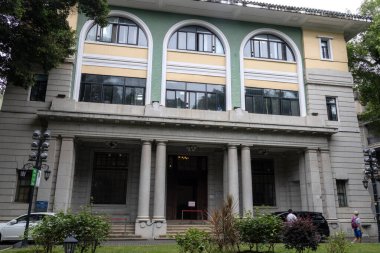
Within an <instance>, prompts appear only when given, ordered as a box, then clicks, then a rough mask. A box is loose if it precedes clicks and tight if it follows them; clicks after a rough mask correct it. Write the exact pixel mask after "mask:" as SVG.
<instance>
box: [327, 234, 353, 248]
mask: <svg viewBox="0 0 380 253" xmlns="http://www.w3.org/2000/svg"><path fill="white" fill-rule="evenodd" d="M349 246H350V243H349V242H348V241H347V240H346V234H345V233H344V232H343V231H340V232H336V233H335V234H334V235H333V236H330V237H329V239H328V241H327V244H326V250H327V253H347V252H348V249H349Z"/></svg>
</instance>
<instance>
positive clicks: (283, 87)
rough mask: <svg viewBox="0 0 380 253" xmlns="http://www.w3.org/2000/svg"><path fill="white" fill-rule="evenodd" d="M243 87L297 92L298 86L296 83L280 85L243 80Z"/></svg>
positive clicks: (277, 83)
mask: <svg viewBox="0 0 380 253" xmlns="http://www.w3.org/2000/svg"><path fill="white" fill-rule="evenodd" d="M244 86H245V87H254V88H267V89H280V90H294V91H298V84H296V83H282V82H270V81H259V80H249V79H245V83H244Z"/></svg>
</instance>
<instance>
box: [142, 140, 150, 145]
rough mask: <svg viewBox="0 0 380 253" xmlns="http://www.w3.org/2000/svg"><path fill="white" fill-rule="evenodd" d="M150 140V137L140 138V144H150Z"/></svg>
mask: <svg viewBox="0 0 380 253" xmlns="http://www.w3.org/2000/svg"><path fill="white" fill-rule="evenodd" d="M152 142H153V140H152V139H141V144H143V145H147V144H152Z"/></svg>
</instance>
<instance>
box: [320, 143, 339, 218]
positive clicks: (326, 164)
mask: <svg viewBox="0 0 380 253" xmlns="http://www.w3.org/2000/svg"><path fill="white" fill-rule="evenodd" d="M321 164H322V179H323V191H324V200H325V203H324V206H325V212H324V214H325V215H326V219H328V220H337V217H336V206H335V193H334V181H333V173H332V170H331V162H330V152H329V150H321Z"/></svg>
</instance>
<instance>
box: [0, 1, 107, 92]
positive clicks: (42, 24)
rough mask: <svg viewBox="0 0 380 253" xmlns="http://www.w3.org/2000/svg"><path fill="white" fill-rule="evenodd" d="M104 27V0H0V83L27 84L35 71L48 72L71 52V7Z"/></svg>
mask: <svg viewBox="0 0 380 253" xmlns="http://www.w3.org/2000/svg"><path fill="white" fill-rule="evenodd" d="M77 5H78V9H79V12H81V13H84V14H85V15H86V16H87V17H89V18H90V19H94V20H95V21H96V22H97V23H99V24H100V25H102V26H104V25H105V24H106V23H107V20H106V17H107V14H108V11H109V10H108V5H107V0H33V1H30V0H3V1H0V9H1V13H0V52H1V54H0V83H2V84H4V83H5V82H6V83H7V84H14V85H16V86H21V87H25V88H26V87H28V86H29V85H31V84H33V83H34V80H33V76H34V72H35V71H36V70H42V71H44V72H48V71H49V70H51V69H52V68H54V67H57V66H58V65H59V64H60V63H62V62H64V60H65V58H67V57H68V56H70V55H72V54H73V53H74V52H75V47H74V46H75V37H74V35H75V32H74V31H72V30H71V28H70V26H69V24H68V22H67V18H68V16H69V14H70V12H71V11H73V10H74V8H75V6H77Z"/></svg>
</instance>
